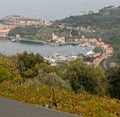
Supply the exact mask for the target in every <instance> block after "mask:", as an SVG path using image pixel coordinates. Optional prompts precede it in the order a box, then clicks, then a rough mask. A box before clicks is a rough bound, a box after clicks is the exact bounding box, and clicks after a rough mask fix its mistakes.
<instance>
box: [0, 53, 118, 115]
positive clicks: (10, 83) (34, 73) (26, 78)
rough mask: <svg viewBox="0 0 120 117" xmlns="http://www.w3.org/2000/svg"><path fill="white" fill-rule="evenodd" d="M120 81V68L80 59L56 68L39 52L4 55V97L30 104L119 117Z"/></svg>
mask: <svg viewBox="0 0 120 117" xmlns="http://www.w3.org/2000/svg"><path fill="white" fill-rule="evenodd" d="M13 61H14V62H13ZM119 83H120V68H119V67H117V68H112V69H110V70H108V71H104V70H103V69H102V68H101V67H95V68H91V67H89V66H88V65H86V64H84V63H83V62H82V61H81V60H79V59H78V60H76V61H72V62H70V63H69V64H66V65H63V66H62V65H60V66H59V65H58V66H56V67H53V66H50V65H49V63H48V62H47V61H44V60H43V58H42V57H41V56H40V55H39V54H36V55H34V54H33V53H30V54H28V53H27V52H24V53H22V54H17V55H15V56H12V57H9V56H5V55H1V54H0V96H5V97H8V98H12V99H15V100H20V101H24V102H26V103H31V104H36V105H40V106H43V107H45V106H46V105H48V107H49V108H52V109H57V110H60V111H65V112H70V113H73V114H78V115H81V116H85V117H91V116H94V117H107V116H110V117H116V116H117V115H118V116H119V113H120V111H119V108H120V101H119V99H120V86H119ZM115 98H116V99H115Z"/></svg>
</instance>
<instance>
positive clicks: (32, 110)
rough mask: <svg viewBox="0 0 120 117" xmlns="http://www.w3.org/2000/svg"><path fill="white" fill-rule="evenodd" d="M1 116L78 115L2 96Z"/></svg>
mask: <svg viewBox="0 0 120 117" xmlns="http://www.w3.org/2000/svg"><path fill="white" fill-rule="evenodd" d="M0 117H78V116H76V115H72V114H68V113H64V112H60V111H56V110H51V109H46V108H43V107H37V106H35V105H31V104H26V103H22V102H19V101H14V100H11V99H7V98H4V97H0Z"/></svg>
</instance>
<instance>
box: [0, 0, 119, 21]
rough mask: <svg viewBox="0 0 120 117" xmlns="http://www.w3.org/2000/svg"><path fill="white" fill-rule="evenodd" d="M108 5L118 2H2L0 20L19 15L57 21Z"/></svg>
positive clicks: (81, 0)
mask: <svg viewBox="0 0 120 117" xmlns="http://www.w3.org/2000/svg"><path fill="white" fill-rule="evenodd" d="M110 5H114V6H119V5H120V0H99V1H98V0H61V1H56V0H52V1H51V2H50V0H29V1H28V0H26V1H25V0H12V1H11V2H9V1H8V0H2V1H1V2H0V8H1V10H0V18H2V17H4V16H7V15H21V16H25V17H31V18H39V19H42V20H57V19H62V18H65V17H68V16H71V15H81V12H82V11H88V10H92V11H98V10H99V9H101V8H103V7H107V6H110Z"/></svg>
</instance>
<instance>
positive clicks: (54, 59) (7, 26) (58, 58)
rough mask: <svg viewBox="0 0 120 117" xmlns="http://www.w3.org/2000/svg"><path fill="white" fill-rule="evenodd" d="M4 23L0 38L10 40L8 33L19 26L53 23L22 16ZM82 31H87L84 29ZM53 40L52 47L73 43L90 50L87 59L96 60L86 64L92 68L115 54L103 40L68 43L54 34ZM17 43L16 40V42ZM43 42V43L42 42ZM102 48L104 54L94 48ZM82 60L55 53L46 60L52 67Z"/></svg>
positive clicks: (8, 19)
mask: <svg viewBox="0 0 120 117" xmlns="http://www.w3.org/2000/svg"><path fill="white" fill-rule="evenodd" d="M1 21H2V23H1V24H0V37H6V38H8V33H9V32H10V31H11V30H13V29H14V28H16V27H17V26H26V25H34V26H40V25H45V26H50V25H51V24H52V22H50V21H42V20H38V19H30V18H24V17H21V16H6V17H4V18H2V19H1ZM59 27H60V28H63V27H64V26H63V25H62V26H61V25H60V26H59ZM67 28H68V29H72V27H67ZM74 29H75V30H78V28H74ZM82 30H85V29H84V28H82ZM87 31H93V30H91V29H90V27H89V28H87ZM51 35H52V39H50V40H49V41H48V42H47V43H49V44H52V45H59V44H68V43H73V44H79V45H78V46H82V47H83V48H84V47H86V48H89V49H90V51H89V52H88V53H86V55H85V56H86V57H93V58H94V60H93V61H92V62H89V61H87V62H85V63H86V64H87V65H90V66H94V67H95V66H99V65H100V64H101V63H102V61H103V60H105V59H107V58H108V57H109V56H110V55H111V54H112V53H113V48H112V47H111V46H110V45H108V44H105V43H104V42H103V41H102V39H101V38H99V39H97V38H86V37H85V36H84V35H83V36H82V37H81V38H74V39H72V41H70V42H67V41H66V38H65V37H64V36H58V35H57V34H55V33H54V32H53V33H52V34H51ZM15 38H16V39H19V38H20V35H19V34H16V37H15ZM14 41H15V40H14ZM41 42H42V41H41ZM96 47H100V48H101V49H102V52H99V53H96V52H94V48H96ZM78 58H80V59H81V60H83V57H81V56H78V55H72V56H63V55H60V54H59V53H55V54H54V55H53V56H51V57H48V58H45V59H46V60H48V61H49V62H50V64H51V65H52V66H55V65H57V63H59V62H67V61H72V60H76V59H78ZM109 66H110V67H115V66H117V64H116V63H114V62H112V63H110V65H109Z"/></svg>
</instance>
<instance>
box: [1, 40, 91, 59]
mask: <svg viewBox="0 0 120 117" xmlns="http://www.w3.org/2000/svg"><path fill="white" fill-rule="evenodd" d="M24 51H27V52H28V53H31V52H32V53H34V54H36V53H39V54H40V55H42V56H43V57H48V56H52V55H53V54H54V53H59V54H61V55H65V56H69V55H81V54H83V55H85V54H86V53H88V52H89V51H91V49H88V48H85V47H84V48H83V47H81V46H78V44H66V45H48V44H43V43H40V42H30V41H19V42H12V41H10V40H8V39H0V53H2V54H5V55H15V54H17V53H22V52H24Z"/></svg>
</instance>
